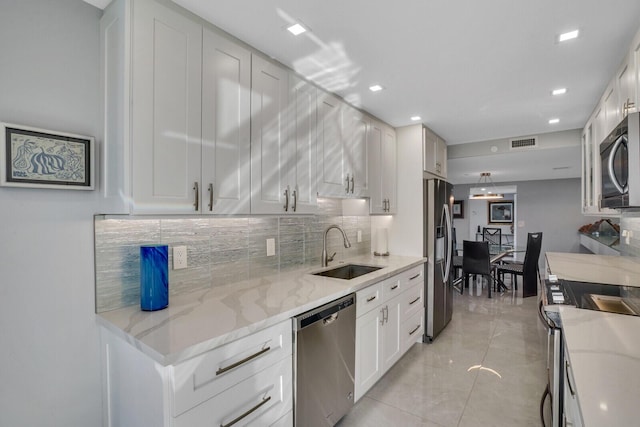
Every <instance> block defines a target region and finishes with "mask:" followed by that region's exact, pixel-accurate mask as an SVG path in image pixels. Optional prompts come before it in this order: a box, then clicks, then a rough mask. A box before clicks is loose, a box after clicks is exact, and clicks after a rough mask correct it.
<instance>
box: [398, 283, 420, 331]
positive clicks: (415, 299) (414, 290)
mask: <svg viewBox="0 0 640 427" xmlns="http://www.w3.org/2000/svg"><path fill="white" fill-rule="evenodd" d="M400 310H401V313H402V314H401V316H402V317H401V319H402V321H405V320H407V319H408V318H410V317H411V316H413V315H414V314H416V313H418V312H422V311H423V310H424V282H422V281H420V282H417V283H415V284H413V285H411V287H410V288H409V289H407V290H406V291H405V293H404V294H402V306H401V307H400Z"/></svg>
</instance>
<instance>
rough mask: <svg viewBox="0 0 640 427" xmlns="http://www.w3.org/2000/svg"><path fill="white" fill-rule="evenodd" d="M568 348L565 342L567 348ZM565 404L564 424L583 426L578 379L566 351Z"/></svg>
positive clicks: (572, 426) (574, 426)
mask: <svg viewBox="0 0 640 427" xmlns="http://www.w3.org/2000/svg"><path fill="white" fill-rule="evenodd" d="M566 348H567V346H566V344H565V349H566ZM563 381H564V393H563V394H564V405H563V408H562V409H563V419H562V426H563V427H564V426H567V427H568V426H571V427H582V426H583V425H584V423H583V422H582V414H581V412H580V405H579V404H578V395H577V392H576V381H575V379H574V377H573V370H572V369H571V362H570V361H569V355H568V354H567V352H566V351H565V355H564V380H563Z"/></svg>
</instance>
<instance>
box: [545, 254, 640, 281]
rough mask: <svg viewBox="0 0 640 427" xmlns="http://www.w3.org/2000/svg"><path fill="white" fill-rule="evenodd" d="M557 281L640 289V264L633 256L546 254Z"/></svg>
mask: <svg viewBox="0 0 640 427" xmlns="http://www.w3.org/2000/svg"><path fill="white" fill-rule="evenodd" d="M546 258H547V267H548V269H549V270H550V271H551V272H552V273H553V274H555V275H556V276H558V279H564V280H573V281H578V282H592V283H606V284H611V285H622V286H635V287H640V262H639V261H638V260H637V259H636V258H633V257H623V256H611V255H594V254H574V253H564V252H547V253H546Z"/></svg>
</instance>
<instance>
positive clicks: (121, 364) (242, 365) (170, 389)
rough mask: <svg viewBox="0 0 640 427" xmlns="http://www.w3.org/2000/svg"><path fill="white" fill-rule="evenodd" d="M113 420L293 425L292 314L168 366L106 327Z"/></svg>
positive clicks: (109, 416)
mask: <svg viewBox="0 0 640 427" xmlns="http://www.w3.org/2000/svg"><path fill="white" fill-rule="evenodd" d="M102 351H103V360H104V362H103V376H104V378H105V379H104V382H103V383H104V384H105V385H104V391H103V392H104V394H105V399H104V401H105V402H107V404H106V405H105V413H104V422H103V424H104V425H105V426H140V425H153V426H176V427H177V426H185V427H186V426H188V427H194V426H195V427H197V426H211V425H215V426H225V425H236V426H244V425H248V424H252V425H264V426H271V425H277V426H292V425H293V417H292V416H291V415H287V414H290V413H291V411H292V410H293V396H292V390H293V381H292V376H293V373H292V363H293V361H292V335H291V321H290V320H286V321H284V322H281V323H280V324H277V325H274V326H271V327H269V328H266V329H264V330H262V331H258V332H256V333H254V334H252V335H249V336H247V337H243V338H241V339H239V340H236V341H233V342H231V343H229V344H225V345H223V346H221V347H218V348H215V349H213V350H211V351H209V352H206V353H204V354H202V355H200V356H196V357H194V358H192V359H189V360H186V361H184V362H181V363H178V364H176V365H169V366H162V365H160V364H159V363H157V362H155V361H154V360H152V359H151V358H150V357H149V356H147V355H145V354H144V353H142V352H141V351H140V350H138V349H137V348H135V347H134V346H133V345H131V344H129V343H127V342H125V341H124V340H123V339H121V338H120V337H117V336H115V335H114V334H112V333H111V332H109V331H108V330H106V329H102Z"/></svg>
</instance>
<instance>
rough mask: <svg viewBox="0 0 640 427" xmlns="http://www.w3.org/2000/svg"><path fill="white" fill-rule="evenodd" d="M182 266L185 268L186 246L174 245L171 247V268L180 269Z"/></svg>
mask: <svg viewBox="0 0 640 427" xmlns="http://www.w3.org/2000/svg"><path fill="white" fill-rule="evenodd" d="M183 268H187V247H186V246H174V247H173V269H174V270H180V269H183Z"/></svg>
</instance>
